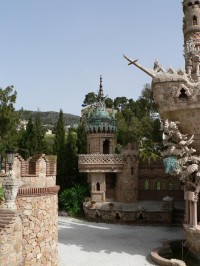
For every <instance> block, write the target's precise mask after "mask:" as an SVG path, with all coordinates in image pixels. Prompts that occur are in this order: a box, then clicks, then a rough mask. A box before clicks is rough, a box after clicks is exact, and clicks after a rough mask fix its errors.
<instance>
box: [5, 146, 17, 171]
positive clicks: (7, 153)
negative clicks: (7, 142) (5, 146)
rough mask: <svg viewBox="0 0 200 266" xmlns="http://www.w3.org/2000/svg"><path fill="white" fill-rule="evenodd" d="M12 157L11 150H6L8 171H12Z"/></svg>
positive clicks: (13, 155)
mask: <svg viewBox="0 0 200 266" xmlns="http://www.w3.org/2000/svg"><path fill="white" fill-rule="evenodd" d="M14 157H15V153H14V151H13V150H6V158H7V163H8V165H9V171H12V165H13V162H14Z"/></svg>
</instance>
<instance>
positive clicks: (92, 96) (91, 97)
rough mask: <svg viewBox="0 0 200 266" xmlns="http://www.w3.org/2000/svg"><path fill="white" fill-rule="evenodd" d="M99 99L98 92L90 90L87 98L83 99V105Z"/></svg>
mask: <svg viewBox="0 0 200 266" xmlns="http://www.w3.org/2000/svg"><path fill="white" fill-rule="evenodd" d="M96 101H97V94H96V93H94V92H89V93H88V94H86V95H85V99H84V101H83V105H82V106H86V105H91V104H93V103H95V102H96Z"/></svg>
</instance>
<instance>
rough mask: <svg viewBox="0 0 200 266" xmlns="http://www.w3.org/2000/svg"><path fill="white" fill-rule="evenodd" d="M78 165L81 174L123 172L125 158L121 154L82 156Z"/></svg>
mask: <svg viewBox="0 0 200 266" xmlns="http://www.w3.org/2000/svg"><path fill="white" fill-rule="evenodd" d="M78 164H79V170H80V172H95V171H101V170H104V171H105V172H106V170H107V171H108V172H111V171H113V172H121V171H122V169H123V167H124V161H123V156H122V155H119V154H80V155H79V160H78Z"/></svg>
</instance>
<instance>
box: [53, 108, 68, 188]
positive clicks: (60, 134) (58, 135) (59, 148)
mask: <svg viewBox="0 0 200 266" xmlns="http://www.w3.org/2000/svg"><path fill="white" fill-rule="evenodd" d="M53 148H54V149H53V150H54V154H56V155H57V183H58V185H60V186H61V190H62V189H63V187H64V184H65V175H66V161H65V158H66V157H65V127H64V119H63V111H62V110H60V112H59V116H58V121H57V124H56V128H55V138H54V147H53Z"/></svg>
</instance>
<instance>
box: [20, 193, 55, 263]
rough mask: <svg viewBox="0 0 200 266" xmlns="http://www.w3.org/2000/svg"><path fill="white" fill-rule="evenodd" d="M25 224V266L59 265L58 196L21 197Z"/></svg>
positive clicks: (22, 215) (21, 209)
mask: <svg viewBox="0 0 200 266" xmlns="http://www.w3.org/2000/svg"><path fill="white" fill-rule="evenodd" d="M17 206H18V211H19V213H20V215H21V218H22V224H23V259H24V265H57V263H58V254H57V241H58V225H57V224H58V212H57V208H58V207H57V206H58V202H57V194H53V195H48V194H47V195H32V196H28V195H26V196H18V197H17Z"/></svg>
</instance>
